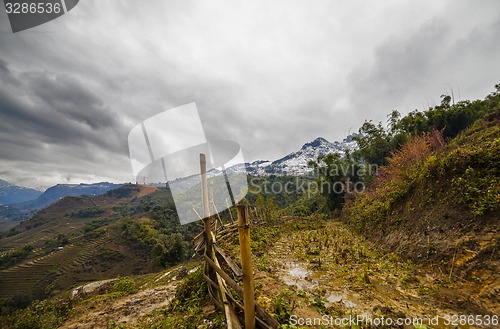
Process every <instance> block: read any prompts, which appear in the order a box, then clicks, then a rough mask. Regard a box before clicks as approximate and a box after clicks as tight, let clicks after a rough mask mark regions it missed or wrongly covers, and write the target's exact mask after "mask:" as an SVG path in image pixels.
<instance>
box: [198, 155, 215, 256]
mask: <svg viewBox="0 0 500 329" xmlns="http://www.w3.org/2000/svg"><path fill="white" fill-rule="evenodd" d="M200 170H201V196H202V200H203V217H204V219H203V224H204V227H205V230H204V232H205V243H206V245H207V248H206V249H205V250H212V234H211V231H212V230H211V227H210V224H211V223H210V221H211V218H210V208H209V204H208V186H207V158H206V156H205V154H203V153H200Z"/></svg>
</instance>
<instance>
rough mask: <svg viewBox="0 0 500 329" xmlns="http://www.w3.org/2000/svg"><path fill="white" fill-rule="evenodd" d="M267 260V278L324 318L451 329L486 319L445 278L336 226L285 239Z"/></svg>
mask: <svg viewBox="0 0 500 329" xmlns="http://www.w3.org/2000/svg"><path fill="white" fill-rule="evenodd" d="M267 257H268V264H269V268H270V270H269V271H267V272H268V273H267V274H268V275H269V276H271V277H273V278H274V279H276V280H277V281H280V282H282V283H284V284H286V285H287V286H288V287H289V289H290V290H291V291H292V292H293V295H294V296H295V298H297V299H301V300H302V301H303V302H304V303H306V304H307V305H308V306H310V307H311V306H312V308H313V309H314V310H315V311H316V312H317V313H320V314H322V315H323V314H327V315H330V316H332V317H334V318H335V317H337V318H338V317H346V316H349V315H354V316H364V317H366V318H372V319H374V318H381V317H385V318H391V319H394V320H397V319H398V318H402V319H424V320H423V321H424V322H423V323H424V324H426V322H427V321H429V320H428V319H433V320H434V321H436V320H437V321H438V323H437V324H434V323H432V324H433V325H432V328H451V327H453V326H446V325H445V323H444V322H445V320H446V318H444V317H445V316H446V315H453V314H458V315H462V314H464V315H470V314H474V315H476V314H485V312H484V311H481V310H480V309H478V308H477V307H476V306H475V305H473V304H470V297H469V296H467V295H466V294H465V293H464V292H463V291H461V290H460V289H457V286H456V285H455V284H454V282H450V280H447V276H446V275H438V274H430V273H424V272H423V271H421V270H420V269H418V268H415V266H414V265H412V264H409V263H407V262H403V261H401V260H400V259H399V258H398V257H396V256H394V255H391V254H387V253H384V252H382V251H380V250H377V249H376V248H374V247H373V246H372V245H371V244H370V243H368V242H367V241H365V240H364V239H363V238H361V237H360V236H358V235H356V234H354V233H353V232H351V231H350V230H349V229H348V228H347V227H345V226H344V225H343V224H341V223H338V222H329V223H328V224H327V226H326V227H325V228H322V229H319V230H312V231H301V232H293V233H289V234H286V235H284V236H282V237H281V238H280V239H279V240H278V241H276V242H275V243H274V244H273V246H272V247H271V248H269V249H268V253H267ZM270 284H271V282H270V281H269V280H268V282H266V285H268V287H266V288H265V289H266V290H271V289H272V288H271V287H269V285H270ZM442 291H447V294H448V295H447V296H446V298H442V296H441V297H439V295H440V293H441V292H442ZM276 293H277V292H275V294H276ZM300 312H302V313H304V307H302V310H300V311H299V313H300ZM306 313H309V315H311V316H312V315H313V313H311V312H310V311H309V312H306ZM407 321H409V320H407ZM313 327H314V326H311V328H313ZM403 327H404V328H413V327H414V326H413V325H410V326H403ZM417 327H418V326H417ZM493 327H494V326H471V325H459V326H457V328H493Z"/></svg>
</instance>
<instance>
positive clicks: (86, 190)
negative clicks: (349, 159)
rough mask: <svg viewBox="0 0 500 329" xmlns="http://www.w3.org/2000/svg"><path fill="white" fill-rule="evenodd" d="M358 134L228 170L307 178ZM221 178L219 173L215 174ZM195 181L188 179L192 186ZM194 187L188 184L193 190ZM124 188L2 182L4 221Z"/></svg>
mask: <svg viewBox="0 0 500 329" xmlns="http://www.w3.org/2000/svg"><path fill="white" fill-rule="evenodd" d="M356 136H357V134H352V135H349V136H347V137H346V138H344V140H343V141H342V142H338V141H335V142H333V143H331V142H329V141H327V140H326V139H324V138H322V137H318V138H316V139H315V140H313V141H312V142H309V143H306V144H304V145H303V146H302V147H301V148H300V150H298V151H296V152H292V153H290V154H288V155H287V156H285V157H282V158H281V159H278V160H275V161H272V162H271V161H266V160H257V161H253V162H251V163H244V164H237V165H234V166H232V167H230V168H228V171H229V172H236V173H241V172H247V173H249V174H251V175H259V176H266V175H297V176H300V175H304V174H306V173H307V172H309V171H310V170H311V168H309V167H308V165H307V164H308V162H309V161H310V160H316V159H317V158H318V157H319V156H322V155H327V154H329V153H340V154H341V155H343V154H344V152H345V150H350V151H353V150H356V149H357V147H358V144H357V142H356V141H355V140H354V137H356ZM215 174H217V173H215ZM192 179H193V178H184V179H181V180H185V181H186V182H187V183H189V182H190V181H191V180H192ZM191 185H192V184H186V186H191ZM120 186H122V184H113V183H108V182H101V183H95V184H58V185H55V186H53V187H50V188H48V189H47V190H46V191H45V192H43V193H42V192H40V191H37V190H33V189H29V188H25V187H21V186H16V185H13V184H9V183H7V182H6V181H3V180H0V220H1V219H11V220H21V219H26V218H29V216H31V215H32V214H33V213H34V212H35V211H37V210H39V209H42V208H45V207H47V206H48V205H50V204H52V203H54V202H56V201H57V200H59V199H61V198H63V197H65V196H78V195H88V196H93V195H100V194H104V193H106V192H107V191H109V190H112V189H116V188H118V187H120Z"/></svg>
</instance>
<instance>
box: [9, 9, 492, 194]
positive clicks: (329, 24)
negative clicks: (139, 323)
mask: <svg viewBox="0 0 500 329" xmlns="http://www.w3.org/2000/svg"><path fill="white" fill-rule="evenodd" d="M499 13H500V3H499V2H498V1H496V0H494V1H483V2H481V5H478V3H477V2H472V1H451V0H449V1H439V2H438V1H431V0H428V1H425V0H424V1H419V2H415V1H401V0H387V1H384V2H383V3H381V2H378V1H373V2H370V1H356V0H355V1H349V2H345V1H322V0H318V1H317V2H314V4H311V3H309V2H306V1H291V0H277V1H273V2H272V3H270V2H267V1H253V2H248V1H236V0H235V1H230V2H220V1H210V0H209V1H203V2H199V1H196V2H195V1H187V2H186V1H183V2H170V1H160V0H151V3H150V4H148V6H139V5H137V2H132V1H121V2H107V1H98V0H86V1H84V2H83V1H82V2H80V4H79V5H78V6H77V7H75V9H73V10H72V11H71V12H70V13H68V14H66V15H64V16H63V17H61V18H59V19H57V20H54V21H52V22H50V23H47V24H45V25H42V26H40V27H37V28H35V29H33V30H28V31H25V32H21V33H17V34H12V33H10V30H9V25H8V22H7V21H6V20H5V19H6V15H5V13H4V12H1V11H0V44H1V45H2V46H1V48H0V169H1V170H0V172H3V173H4V174H2V177H0V178H3V179H7V180H11V181H13V182H23V183H25V184H27V185H30V186H38V185H42V186H45V187H46V186H49V185H51V184H55V183H57V182H60V181H61V182H62V181H64V182H66V181H67V180H68V179H69V180H70V181H71V182H75V183H76V182H81V181H83V182H90V181H96V180H106V179H109V180H113V181H117V182H120V181H129V180H133V179H134V178H132V177H131V175H132V172H131V167H130V161H129V159H128V148H127V135H128V132H129V131H130V129H131V128H132V127H133V126H135V125H137V124H139V123H140V122H141V121H143V120H145V119H147V118H149V117H151V116H153V115H155V114H158V113H159V112H161V111H163V110H166V109H170V108H173V107H176V106H180V105H183V104H186V103H191V102H196V103H197V106H198V109H199V112H200V116H201V119H202V121H203V124H204V128H205V132H206V135H207V137H209V138H221V139H231V140H234V141H237V142H239V143H240V144H241V146H242V148H243V152H244V155H245V158H246V160H249V161H252V160H256V159H269V160H274V159H276V158H279V157H281V156H284V155H286V154H288V153H290V152H292V151H295V150H296V149H298V148H299V147H300V146H302V144H304V143H306V142H308V141H310V140H312V139H313V138H316V137H318V136H322V137H325V138H327V139H329V140H332V141H333V140H338V139H342V138H343V137H345V135H346V134H347V133H348V132H352V131H355V130H357V129H358V127H359V126H360V125H361V124H362V122H363V120H364V119H374V120H377V121H378V120H383V121H385V116H386V114H387V113H389V112H390V111H391V110H393V109H398V110H401V112H407V111H411V110H413V109H414V108H420V109H423V108H425V107H426V106H427V103H429V105H433V104H432V103H434V102H436V101H437V102H439V96H440V95H441V94H444V93H449V91H450V89H453V90H455V93H456V94H459V90H460V93H461V97H462V98H481V97H484V96H485V95H486V94H487V93H488V92H490V91H491V89H492V87H493V85H494V84H495V83H498V82H500V81H496V79H498V76H500V72H498V68H497V67H498V65H497V63H498V58H500V44H499V43H498V42H497V39H498V36H497V33H498V31H499V30H500V24H499ZM33 182H34V183H33Z"/></svg>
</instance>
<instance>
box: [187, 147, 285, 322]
mask: <svg viewBox="0 0 500 329" xmlns="http://www.w3.org/2000/svg"><path fill="white" fill-rule="evenodd" d="M200 169H201V186H202V199H203V205H204V209H203V213H204V216H203V217H204V219H203V232H202V233H200V234H199V235H197V236H196V237H195V238H194V239H193V245H194V247H195V253H201V252H202V251H203V259H204V260H205V265H204V272H203V277H204V278H205V280H206V281H207V283H208V284H207V287H208V291H209V294H210V296H211V298H212V300H213V302H214V304H215V306H216V307H217V308H218V309H219V310H221V311H223V312H224V315H225V318H226V323H227V328H228V329H241V328H245V329H254V328H262V329H274V328H277V327H278V326H279V323H278V322H277V321H276V320H275V319H274V318H273V317H272V316H271V315H269V313H267V312H266V310H264V309H263V308H262V307H261V306H260V305H259V304H258V303H257V302H256V301H255V297H254V284H253V272H252V259H251V251H250V218H249V211H248V207H246V206H243V205H238V206H237V213H238V221H237V222H236V221H234V218H233V215H232V214H231V213H230V216H231V223H226V224H224V223H223V222H222V220H221V218H220V217H219V216H218V212H217V209H216V208H215V204H214V202H213V200H209V193H208V184H207V175H206V158H205V155H204V154H200ZM210 207H213V208H212V210H214V211H213V212H212V213H215V214H217V217H216V219H215V220H213V219H214V218H213V217H212V216H210V213H211V211H210ZM254 215H255V219H256V221H260V220H262V217H263V216H259V213H258V212H254ZM200 217H201V216H200ZM236 231H238V235H239V239H240V256H241V258H242V259H241V264H242V266H241V268H240V266H238V264H237V263H236V262H235V261H234V260H233V259H232V258H231V257H230V256H229V254H228V253H227V252H226V251H224V250H223V249H222V248H221V247H220V246H219V245H218V244H217V239H224V238H227V237H229V236H232V235H234V234H235V232H236ZM214 232H215V233H214ZM221 264H225V265H227V266H221ZM223 268H229V269H230V273H231V274H228V273H227V272H226V271H225V270H224V269H223ZM238 278H241V279H242V281H243V287H241V286H240V284H239V283H238V282H237V280H238ZM235 295H236V296H237V298H236V297H235ZM241 299H243V305H242V304H241V302H240V300H241ZM237 310H239V311H243V314H244V326H242V323H241V322H240V319H239V318H238V316H237V313H236V311H237Z"/></svg>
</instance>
